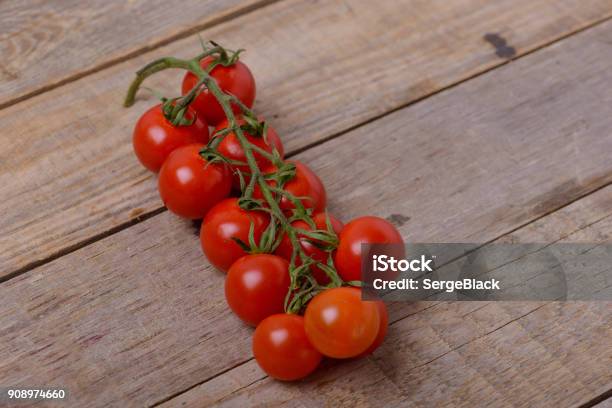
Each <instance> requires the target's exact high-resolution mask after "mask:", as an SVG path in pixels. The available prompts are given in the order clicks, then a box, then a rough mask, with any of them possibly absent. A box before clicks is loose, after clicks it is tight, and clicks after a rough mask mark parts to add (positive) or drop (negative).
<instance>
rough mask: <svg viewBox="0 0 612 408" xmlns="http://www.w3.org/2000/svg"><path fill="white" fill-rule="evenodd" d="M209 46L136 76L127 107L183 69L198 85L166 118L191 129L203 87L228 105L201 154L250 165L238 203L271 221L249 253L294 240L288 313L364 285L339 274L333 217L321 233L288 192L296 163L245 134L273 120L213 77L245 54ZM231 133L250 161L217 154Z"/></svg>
mask: <svg viewBox="0 0 612 408" xmlns="http://www.w3.org/2000/svg"><path fill="white" fill-rule="evenodd" d="M203 48H204V50H203V52H202V53H200V54H199V55H197V56H196V57H195V58H192V59H188V60H185V59H180V58H175V57H164V58H160V59H158V60H155V61H153V62H151V63H150V64H147V65H146V66H144V67H143V68H141V69H140V70H139V71H137V72H136V78H135V79H134V80H133V82H132V83H131V85H130V87H129V89H128V92H127V95H126V98H125V101H124V106H126V107H129V106H131V105H133V104H134V101H135V97H136V94H137V92H138V90H139V88H140V86H141V85H142V83H143V82H144V81H145V79H146V78H148V77H149V76H151V75H153V74H155V73H157V72H160V71H162V70H166V69H171V68H178V69H183V70H186V71H189V72H191V73H192V74H194V75H195V76H196V77H197V78H198V81H197V82H196V85H195V86H194V87H193V88H192V89H191V90H190V91H189V92H188V93H187V94H186V95H183V96H180V97H176V98H171V99H162V110H163V113H164V116H165V117H166V119H167V120H169V121H170V122H171V123H172V124H173V125H175V126H187V125H190V124H191V123H192V122H193V120H194V117H193V116H191V115H190V114H189V106H190V105H191V103H192V102H193V101H194V100H195V98H196V97H197V96H198V95H199V94H200V93H201V92H202V91H203V89H207V90H208V91H209V92H210V93H211V94H212V95H213V96H214V97H215V99H216V100H217V102H218V103H219V105H220V106H221V107H222V109H223V112H224V114H225V116H226V118H227V122H228V125H227V127H226V128H225V129H223V130H221V131H219V132H217V133H215V134H213V135H212V138H211V139H210V141H209V142H208V144H207V145H206V147H205V148H203V149H202V150H201V151H200V155H201V156H202V157H203V158H204V159H206V160H207V161H208V162H209V163H212V162H216V161H221V162H225V163H227V164H231V165H242V166H244V165H246V166H248V169H249V172H248V174H243V173H242V172H241V171H238V176H239V178H240V189H241V197H240V198H239V200H238V203H239V205H240V207H241V208H243V209H244V210H248V211H264V212H266V213H268V214H269V216H270V218H271V222H270V223H269V225H268V227H267V228H266V230H265V232H264V233H263V235H262V236H261V239H260V240H259V242H255V239H254V237H253V228H251V230H250V233H249V239H248V241H249V242H242V241H240V242H238V243H239V244H240V245H241V246H243V247H244V249H245V250H248V252H249V253H271V252H273V251H274V250H275V249H276V248H277V247H278V245H279V243H280V241H281V239H282V238H283V235H286V236H287V237H288V239H289V240H290V242H291V245H292V248H293V251H292V254H291V260H290V263H289V274H290V280H291V284H290V290H289V292H288V293H287V296H286V298H285V311H286V312H287V313H294V314H299V313H300V312H301V311H302V309H303V308H304V307H305V305H306V304H307V303H308V301H309V300H310V299H311V298H312V297H314V296H315V295H316V294H317V293H319V292H321V291H323V290H325V289H328V288H334V287H340V286H343V285H353V286H358V285H359V282H358V281H351V282H344V281H343V280H342V278H341V277H340V276H339V275H338V272H337V271H336V268H335V266H334V263H333V258H332V253H333V251H334V250H335V248H336V247H337V246H338V236H337V235H336V233H335V232H334V229H333V228H332V225H331V222H330V219H329V217H328V216H326V218H327V219H326V227H327V228H326V229H317V228H316V226H315V223H314V221H313V218H312V210H311V209H308V208H306V206H305V205H304V203H303V200H304V199H305V198H304V197H296V196H294V195H293V194H291V193H290V192H288V191H286V190H285V189H283V187H284V186H285V184H286V183H287V182H289V181H290V180H292V179H293V178H294V177H295V174H296V168H295V165H294V164H292V163H289V162H284V161H283V160H282V158H281V156H280V154H279V153H278V151H277V150H276V149H275V148H274V149H272V152H269V151H266V150H265V149H262V148H261V147H259V146H257V145H255V144H254V143H251V142H250V141H249V140H248V138H247V136H246V134H245V133H248V134H250V135H254V136H256V137H262V138H266V136H267V133H268V132H267V130H268V124H267V122H265V121H264V122H261V121H260V120H259V119H258V118H257V116H256V115H255V113H254V112H253V111H252V110H251V109H250V108H249V107H248V106H246V105H245V104H244V103H242V102H241V101H240V99H239V98H237V97H236V96H234V95H232V94H229V93H226V92H224V91H223V90H222V89H221V88H220V86H219V85H218V83H217V81H216V80H215V78H213V77H212V75H211V71H212V70H213V69H214V68H215V67H216V66H218V65H223V66H230V65H232V64H235V63H236V61H238V59H239V55H240V53H241V52H242V51H243V50H237V51H231V50H227V49H225V48H223V47H222V46H220V45H219V44H217V43H214V42H211V43H210V46H207V45H205V44H203ZM206 57H212V58H213V62H212V63H211V64H209V65H208V66H207V67H206V69H204V68H202V67H201V66H200V61H201V60H202V59H203V58H206ZM233 106H237V107H238V108H239V111H240V115H237V114H236V113H234V109H233ZM239 116H240V117H242V118H243V119H244V123H243V124H240V123H239V120H238V119H239ZM229 133H233V134H235V135H236V138H237V139H238V141H239V143H240V146H241V147H242V149H243V151H244V155H245V158H246V163H244V162H237V161H235V160H232V159H229V158H227V157H225V156H223V155H222V154H221V153H219V151H218V150H217V147H218V146H219V144H220V143H221V141H222V140H223V138H224V137H226V136H227V135H228V134H229ZM255 154H258V155H260V156H262V157H263V158H265V159H266V160H267V161H269V162H270V163H272V164H273V165H274V167H275V168H276V170H275V171H273V172H266V173H264V172H263V171H262V169H261V168H260V165H259V163H258V162H257V160H256V157H255ZM256 189H257V190H258V191H259V192H260V193H261V197H263V199H260V198H256V197H255V196H254V192H255V190H256ZM283 197H284V198H285V199H286V200H288V201H289V202H290V203H291V204H292V206H293V210H292V213H291V215H287V214H286V213H285V212H284V211H283V210H282V209H281V208H280V205H279V203H280V201H281V199H282V198H283ZM295 221H303V222H305V223H306V224H307V225H308V226H309V227H310V229H304V228H297V227H295V226H294V225H292V224H293V223H294V222H295ZM302 239H306V240H308V241H310V242H311V243H312V244H313V245H315V246H317V247H319V248H321V249H322V250H324V251H325V252H327V255H328V257H327V262H321V261H319V260H315V259H313V258H312V257H310V256H309V255H308V254H307V253H306V252H305V251H304V249H303V248H302V245H301V240H302ZM315 266H316V267H318V268H319V269H321V270H323V271H324V272H325V274H326V275H327V277H328V278H329V281H330V283H329V284H327V285H321V284H320V283H319V282H317V280H316V279H315V278H314V277H313V275H312V273H311V268H313V267H315Z"/></svg>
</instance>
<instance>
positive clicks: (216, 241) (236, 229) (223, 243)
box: [200, 198, 270, 272]
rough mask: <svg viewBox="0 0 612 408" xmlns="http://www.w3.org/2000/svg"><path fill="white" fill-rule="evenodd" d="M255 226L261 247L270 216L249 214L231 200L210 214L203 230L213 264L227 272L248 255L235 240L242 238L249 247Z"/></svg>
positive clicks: (205, 247)
mask: <svg viewBox="0 0 612 408" xmlns="http://www.w3.org/2000/svg"><path fill="white" fill-rule="evenodd" d="M251 222H253V225H254V236H255V242H257V243H259V240H260V238H261V235H262V233H263V232H264V230H265V229H266V227H267V226H268V223H269V222H270V218H269V216H268V215H267V214H266V213H264V212H261V211H245V210H243V209H242V208H240V206H239V205H238V199H236V198H228V199H225V200H223V201H221V202H219V203H218V204H217V205H215V206H214V207H213V208H212V209H211V210H210V211H209V212H208V214H206V217H205V218H204V221H203V222H202V228H200V244H201V245H202V251H204V255H206V257H207V258H208V260H209V261H210V263H211V264H213V265H214V266H215V267H217V268H218V269H220V270H222V271H224V272H225V271H227V270H228V269H229V267H230V266H231V265H232V264H233V263H234V262H236V261H237V260H238V259H239V258H241V257H243V256H244V255H246V252H245V251H244V249H242V248H241V247H240V245H238V244H237V243H236V242H235V241H234V240H233V239H232V238H238V239H240V240H241V241H242V242H244V243H246V244H248V242H249V228H250V227H251Z"/></svg>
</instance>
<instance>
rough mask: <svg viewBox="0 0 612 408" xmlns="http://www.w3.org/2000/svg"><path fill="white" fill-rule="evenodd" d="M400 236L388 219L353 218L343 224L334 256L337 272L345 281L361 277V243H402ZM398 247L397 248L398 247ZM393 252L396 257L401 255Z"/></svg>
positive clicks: (401, 254)
mask: <svg viewBox="0 0 612 408" xmlns="http://www.w3.org/2000/svg"><path fill="white" fill-rule="evenodd" d="M402 243H403V240H402V236H401V235H400V233H399V232H398V230H397V229H396V228H395V227H394V226H393V225H392V224H391V223H390V222H388V221H386V220H384V219H382V218H378V217H372V216H366V217H359V218H355V219H354V220H352V221H351V222H349V223H348V224H346V225H345V226H344V228H343V229H342V232H341V233H340V242H339V244H338V248H337V250H336V255H335V257H334V263H335V265H336V269H337V270H338V274H339V275H340V277H341V278H342V279H343V280H345V281H353V280H360V279H361V244H402ZM398 249H399V248H398ZM401 249H402V250H401V251H398V252H401V253H398V254H394V256H395V257H396V258H401V257H402V256H403V247H401Z"/></svg>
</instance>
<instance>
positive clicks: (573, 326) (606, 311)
mask: <svg viewBox="0 0 612 408" xmlns="http://www.w3.org/2000/svg"><path fill="white" fill-rule="evenodd" d="M610 240H612V187H607V188H605V189H603V190H600V191H598V192H596V193H594V194H592V195H590V196H587V197H586V198H583V199H581V200H579V201H576V202H575V203H573V204H571V205H569V206H568V207H565V208H563V209H561V210H559V211H556V212H553V213H551V214H549V215H547V216H545V217H543V218H541V219H539V220H537V221H535V222H533V223H531V224H529V225H527V226H526V227H524V228H521V229H519V230H517V231H515V232H512V233H510V234H506V235H504V236H502V237H501V238H500V239H498V240H497V241H496V242H557V241H562V242H609V241H610ZM424 303H426V304H427V306H423V304H424ZM391 307H392V308H393V311H394V312H395V313H394V316H393V317H392V320H393V323H392V324H391V327H390V330H389V335H388V339H387V341H386V342H385V343H384V344H383V346H381V348H380V349H379V350H378V351H377V352H375V354H374V357H373V358H372V359H371V360H370V362H369V363H364V366H363V368H360V369H359V370H355V371H351V373H350V374H348V375H349V376H350V377H351V378H356V379H360V378H364V377H367V375H368V373H369V371H370V370H371V369H374V370H376V369H377V367H380V369H382V370H383V372H385V374H386V375H388V376H389V378H391V379H392V380H393V382H394V383H395V384H397V385H398V386H399V388H400V390H402V391H403V395H404V396H405V401H406V402H407V403H408V404H410V405H415V406H451V405H452V406H519V405H525V406H551V407H552V406H554V407H560V406H578V405H580V403H581V402H585V401H589V400H590V399H591V398H592V397H593V396H597V395H599V394H601V393H603V392H605V391H607V390H608V389H610V388H612V376H611V375H610V370H609V366H610V360H611V359H612V349H611V347H610V338H611V336H612V303H611V302H567V303H560V302H553V303H545V302H455V303H448V302H441V303H436V304H435V305H434V306H432V303H431V302H429V303H428V302H417V303H413V304H408V305H404V304H398V303H396V304H393V305H391ZM415 309H416V310H418V311H420V312H416V313H415ZM402 314H403V315H404V316H405V317H404V318H402ZM340 369H342V364H340V365H339V366H330V367H328V371H327V372H325V373H323V374H315V375H314V376H313V377H311V378H309V380H308V384H309V387H313V385H312V384H317V383H319V382H320V381H321V380H320V378H319V377H321V376H326V377H331V378H335V377H337V376H338V375H339V374H338V373H337V371H338V370H340ZM247 370H250V371H254V372H253V373H252V374H251V375H252V378H257V384H251V383H250V382H248V379H247V380H245V381H243V382H242V383H240V384H239V385H237V384H235V383H232V382H231V379H232V378H235V377H236V376H237V375H238V373H242V372H245V371H247ZM259 374H260V375H257V365H256V363H255V362H254V361H253V360H249V361H248V362H246V363H245V364H243V365H241V366H239V367H237V368H236V369H233V370H230V371H229V372H227V373H225V374H222V375H221V376H219V377H216V378H215V379H214V380H213V381H210V382H204V383H203V384H201V385H199V386H197V387H194V388H193V389H190V390H189V391H187V392H185V393H183V394H181V395H179V396H177V397H176V398H173V399H171V400H169V401H167V402H166V403H165V404H162V406H164V407H175V406H177V407H178V406H181V407H197V406H201V404H202V403H206V404H212V403H213V402H223V403H227V404H229V405H231V404H232V403H235V402H237V401H242V400H243V399H244V398H245V397H247V396H248V395H250V394H251V393H252V392H254V390H257V394H253V396H252V399H251V401H253V402H255V401H256V402H257V403H259V404H264V405H265V404H266V403H272V402H277V401H276V400H274V399H273V398H272V397H271V395H273V394H271V391H270V390H278V389H283V388H286V386H285V385H284V384H282V383H278V382H276V381H274V380H271V379H269V378H266V379H262V378H261V376H262V375H264V373H263V372H261V371H259ZM221 384H225V386H220V385H221ZM315 386H316V385H315ZM217 387H219V388H217ZM212 388H217V389H218V390H219V393H216V394H214V397H213V398H210V397H208V395H209V392H210V390H211V389H212ZM295 388H296V389H290V390H284V392H285V393H292V398H290V399H289V398H288V400H291V401H292V402H293V403H295V404H300V403H303V402H304V401H308V399H309V398H310V396H309V393H307V392H305V391H306V390H305V389H304V386H298V387H295ZM276 392H279V391H276ZM373 392H375V393H376V394H377V395H378V394H379V392H382V390H374V391H373Z"/></svg>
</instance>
